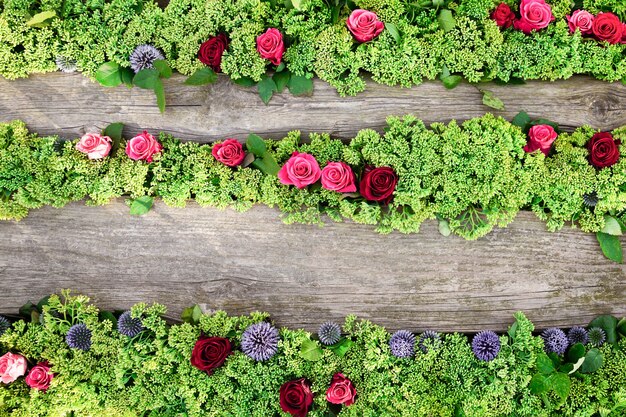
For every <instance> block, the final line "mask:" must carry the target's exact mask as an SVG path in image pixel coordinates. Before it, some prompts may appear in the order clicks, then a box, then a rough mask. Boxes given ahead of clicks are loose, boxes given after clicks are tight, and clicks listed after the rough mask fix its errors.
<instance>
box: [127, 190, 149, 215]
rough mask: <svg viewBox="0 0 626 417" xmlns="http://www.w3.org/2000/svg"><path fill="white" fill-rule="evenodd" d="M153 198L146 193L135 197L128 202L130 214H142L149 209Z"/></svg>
mask: <svg viewBox="0 0 626 417" xmlns="http://www.w3.org/2000/svg"><path fill="white" fill-rule="evenodd" d="M153 203H154V198H153V197H150V196H148V195H143V196H141V197H138V198H135V199H134V200H133V201H132V203H131V204H130V214H131V215H133V216H142V215H144V214H146V213H147V212H149V211H150V209H151V208H152V204H153Z"/></svg>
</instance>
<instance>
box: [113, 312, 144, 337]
mask: <svg viewBox="0 0 626 417" xmlns="http://www.w3.org/2000/svg"><path fill="white" fill-rule="evenodd" d="M144 330H145V327H143V324H142V323H141V319H140V318H133V316H132V315H131V313H130V311H125V312H123V313H122V315H121V316H120V318H119V319H117V331H118V332H120V333H121V334H123V335H124V336H128V337H135V336H137V335H138V334H139V333H141V332H143V331H144Z"/></svg>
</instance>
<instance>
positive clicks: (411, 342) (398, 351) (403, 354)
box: [389, 330, 415, 358]
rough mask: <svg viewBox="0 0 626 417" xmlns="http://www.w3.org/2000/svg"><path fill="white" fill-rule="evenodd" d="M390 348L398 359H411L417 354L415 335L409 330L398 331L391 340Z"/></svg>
mask: <svg viewBox="0 0 626 417" xmlns="http://www.w3.org/2000/svg"><path fill="white" fill-rule="evenodd" d="M389 348H390V349H391V354H392V355H393V356H395V357H397V358H410V357H411V356H413V355H414V354H415V335H414V334H413V333H411V332H410V331H408V330H398V331H397V332H395V333H394V334H393V335H392V336H391V339H389Z"/></svg>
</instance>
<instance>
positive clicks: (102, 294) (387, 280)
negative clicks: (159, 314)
mask: <svg viewBox="0 0 626 417" xmlns="http://www.w3.org/2000/svg"><path fill="white" fill-rule="evenodd" d="M278 217H279V214H278V212H277V211H275V210H272V209H269V208H265V207H256V208H254V209H253V210H251V211H249V212H246V213H243V214H241V213H236V212H234V211H231V210H227V211H223V212H221V211H217V210H214V209H202V208H199V207H198V206H196V205H195V204H190V206H189V207H188V208H186V209H174V208H169V207H167V206H165V205H164V204H162V203H160V202H159V203H157V204H156V207H155V209H154V210H153V211H151V212H150V213H149V214H148V215H146V216H144V217H131V216H129V214H128V207H127V206H126V205H125V204H124V203H123V202H121V201H118V202H115V203H113V204H111V205H108V206H104V207H86V206H84V205H82V204H78V203H77V204H71V205H69V206H67V207H65V208H63V209H54V208H49V207H48V208H44V209H41V210H34V211H33V212H32V213H31V215H30V216H29V217H28V218H26V219H25V220H23V221H21V222H3V223H0V293H1V294H4V296H3V297H0V312H14V311H16V309H17V308H18V307H19V305H20V304H22V303H24V302H26V301H28V300H33V301H36V300H37V299H38V298H39V297H42V296H44V295H46V294H48V293H50V292H53V291H58V290H59V289H62V288H73V289H74V290H76V291H79V292H81V293H85V294H88V295H90V296H93V298H94V301H96V302H97V303H99V304H100V305H101V306H102V307H105V308H120V309H122V308H127V307H129V306H130V305H132V304H133V303H135V302H138V301H160V302H163V303H165V304H166V305H167V306H168V307H169V308H170V314H171V316H172V317H178V316H179V314H180V312H181V310H182V309H183V308H184V307H186V306H188V305H191V304H193V303H195V302H198V303H203V304H204V305H205V306H206V307H207V308H209V309H218V308H220V309H225V310H227V311H228V312H229V313H232V314H243V313H248V312H250V311H252V310H263V311H268V312H270V313H271V314H272V316H273V318H274V319H275V320H276V322H277V323H278V324H279V325H288V326H293V327H304V328H306V329H309V330H315V329H316V328H317V326H319V324H320V323H321V322H323V321H325V320H329V319H335V320H341V319H342V318H343V317H344V316H345V315H346V314H350V313H354V314H357V315H359V316H360V317H363V318H368V319H372V320H374V321H376V322H378V323H381V324H383V325H386V326H388V327H389V328H390V329H398V328H408V329H411V330H417V331H419V330H423V329H425V328H434V329H437V330H440V331H453V330H456V331H468V332H472V331H478V330H481V329H486V328H491V329H494V330H505V329H506V327H507V325H509V324H510V323H511V321H512V314H513V312H515V311H517V310H523V311H525V312H527V313H528V315H529V316H530V318H532V319H533V320H534V321H535V323H536V324H537V326H538V327H539V328H545V327H548V326H553V325H555V326H572V325H575V324H586V323H587V322H588V321H589V320H590V319H591V318H592V317H594V316H595V315H597V314H601V313H613V314H615V315H620V316H621V315H625V314H626V304H625V303H624V301H625V299H626V298H625V295H626V267H625V266H624V265H618V264H615V263H612V262H610V261H608V260H606V259H604V258H603V256H602V254H601V253H600V250H599V248H598V244H597V242H596V240H595V237H594V236H593V235H590V234H584V233H582V232H580V231H578V230H574V229H564V230H563V231H561V232H558V233H549V232H546V231H545V228H544V225H543V223H542V222H540V221H539V220H537V219H536V218H535V217H534V215H533V214H532V213H528V212H523V213H520V215H519V216H518V218H517V219H516V221H515V222H513V223H512V224H511V225H510V227H509V228H508V229H501V230H496V231H495V232H494V233H492V234H490V235H488V236H487V237H486V238H483V239H481V240H479V241H475V242H468V241H465V240H463V239H461V238H458V237H448V238H444V237H443V236H441V235H440V234H439V233H438V231H437V226H436V223H434V222H427V223H426V224H425V225H424V227H423V231H422V233H420V234H417V235H402V234H399V233H393V234H391V235H386V236H381V235H378V234H377V233H375V232H374V230H373V228H372V227H369V226H363V225H357V224H353V223H339V224H328V225H327V226H325V227H323V228H319V227H317V226H305V225H290V226H288V225H284V224H282V223H281V222H280V220H279V219H278ZM625 243H626V242H625Z"/></svg>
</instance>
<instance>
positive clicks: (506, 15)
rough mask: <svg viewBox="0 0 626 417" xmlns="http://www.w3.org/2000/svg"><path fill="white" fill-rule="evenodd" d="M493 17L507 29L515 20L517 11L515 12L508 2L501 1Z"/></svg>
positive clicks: (492, 14) (499, 24)
mask: <svg viewBox="0 0 626 417" xmlns="http://www.w3.org/2000/svg"><path fill="white" fill-rule="evenodd" d="M491 18H492V19H493V20H495V21H496V24H497V25H498V26H500V27H501V28H504V29H506V28H508V27H510V26H511V25H512V24H513V22H514V21H515V13H513V11H512V10H511V8H510V7H509V5H508V4H506V3H500V4H499V5H498V7H496V10H494V11H493V12H492V13H491Z"/></svg>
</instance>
